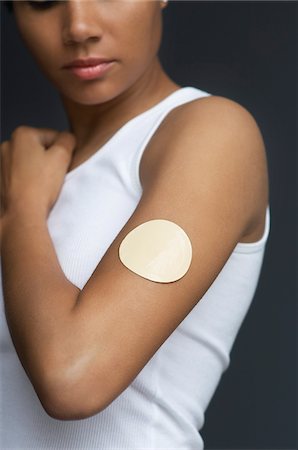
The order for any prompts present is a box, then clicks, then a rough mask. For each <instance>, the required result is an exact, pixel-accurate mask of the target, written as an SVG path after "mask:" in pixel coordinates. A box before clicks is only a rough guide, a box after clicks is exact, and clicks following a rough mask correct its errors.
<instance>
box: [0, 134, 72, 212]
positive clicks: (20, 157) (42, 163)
mask: <svg viewBox="0 0 298 450" xmlns="http://www.w3.org/2000/svg"><path fill="white" fill-rule="evenodd" d="M75 144H76V140H75V136H74V135H73V134H71V133H70V132H68V131H62V132H61V131H57V130H53V129H50V128H33V127H29V126H19V127H18V128H16V129H15V130H14V131H13V133H12V135H11V139H10V140H7V141H4V142H2V143H1V145H0V153H1V175H2V178H1V217H3V216H5V214H6V213H8V212H9V211H14V210H15V209H16V210H17V209H18V208H22V209H23V210H24V209H25V210H26V209H28V210H31V211H32V208H33V209H34V211H38V212H39V213H40V214H44V217H45V218H47V216H48V214H49V212H50V210H51V208H52V207H53V206H54V204H55V202H56V201H57V198H58V196H59V193H60V190H61V187H62V185H63V181H64V178H65V175H66V173H67V169H68V167H69V165H70V162H71V159H72V154H73V150H74V148H75Z"/></svg>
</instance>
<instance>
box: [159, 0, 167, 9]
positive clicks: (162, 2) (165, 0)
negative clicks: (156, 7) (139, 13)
mask: <svg viewBox="0 0 298 450" xmlns="http://www.w3.org/2000/svg"><path fill="white" fill-rule="evenodd" d="M167 5H168V0H161V2H160V7H161V8H162V9H164V8H166V7H167Z"/></svg>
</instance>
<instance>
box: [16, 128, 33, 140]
mask: <svg viewBox="0 0 298 450" xmlns="http://www.w3.org/2000/svg"><path fill="white" fill-rule="evenodd" d="M29 131H32V127H29V126H27V125H19V126H18V127H17V128H15V129H14V130H13V132H12V133H11V137H12V138H15V137H17V136H19V135H22V134H23V133H28V132H29Z"/></svg>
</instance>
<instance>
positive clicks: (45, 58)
mask: <svg viewBox="0 0 298 450" xmlns="http://www.w3.org/2000/svg"><path fill="white" fill-rule="evenodd" d="M165 5H166V4H165V3H164V2H157V1H142V0H140V1H139V0H137V1H127V0H112V1H103V2H98V1H94V0H92V1H89V0H88V1H80V0H72V1H68V2H58V4H57V5H55V6H53V7H52V8H50V9H47V10H43V11H40V10H34V9H32V7H31V6H29V5H28V4H27V2H23V1H21V2H15V5H14V13H15V18H16V22H17V25H18V29H19V31H20V33H21V36H22V38H23V40H24V42H25V44H26V46H27V47H28V49H29V51H30V52H31V53H32V55H33V56H34V58H35V60H36V62H37V63H38V65H39V67H40V69H41V70H42V71H43V73H44V74H45V75H46V76H47V77H48V78H49V80H50V81H51V82H52V83H53V84H54V85H55V86H56V87H57V89H58V91H59V93H60V96H61V99H62V102H63V105H64V107H65V110H66V114H67V117H68V119H69V123H70V131H71V132H72V133H73V134H74V135H75V137H76V148H75V150H74V160H73V162H72V165H71V168H74V167H75V166H76V165H78V164H79V163H80V162H82V161H83V160H84V159H87V157H88V156H90V155H91V154H92V153H93V152H94V151H95V150H96V149H97V148H99V147H100V146H101V145H102V144H103V143H104V142H105V141H106V140H107V139H108V138H109V137H110V136H111V135H113V134H114V132H115V131H116V130H117V129H118V128H120V126H121V125H122V124H123V123H125V122H127V121H128V120H129V119H130V118H132V117H134V116H135V115H136V114H138V113H139V112H142V111H144V110H145V109H148V108H149V107H150V106H152V105H154V104H156V103H157V102H158V101H159V100H161V99H162V98H164V97H165V96H167V95H168V94H170V93H171V92H173V91H174V90H176V89H178V88H179V86H178V85H177V84H176V83H174V82H173V81H172V80H171V79H170V78H169V77H168V75H167V74H166V73H165V72H164V70H163V68H162V67H161V65H160V62H159V60H158V57H157V55H156V53H157V51H158V48H159V46H160V40H161V33H162V14H161V13H162V9H163V8H164V7H165ZM99 55H100V56H103V57H106V58H109V59H110V58H111V59H113V60H116V62H115V63H114V67H113V68H112V70H110V72H109V73H108V74H107V75H106V76H104V77H102V78H101V79H97V80H95V81H92V80H90V81H88V82H86V81H82V80H80V79H78V78H77V77H76V76H75V75H73V74H72V73H71V72H69V71H67V70H65V69H61V67H62V66H63V65H65V64H66V63H69V62H71V61H73V60H74V59H76V58H82V57H87V56H99Z"/></svg>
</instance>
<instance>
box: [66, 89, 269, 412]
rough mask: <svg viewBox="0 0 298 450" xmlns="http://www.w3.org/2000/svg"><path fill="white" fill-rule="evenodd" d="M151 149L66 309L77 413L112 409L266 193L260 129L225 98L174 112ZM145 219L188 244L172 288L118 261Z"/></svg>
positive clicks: (68, 375) (216, 271)
mask: <svg viewBox="0 0 298 450" xmlns="http://www.w3.org/2000/svg"><path fill="white" fill-rule="evenodd" d="M161 145H162V146H163V147H162V148H161ZM150 147H151V148H152V154H154V152H155V153H156V155H157V154H158V157H156V158H152V160H151V167H150V171H149V172H148V173H146V176H144V180H143V181H144V186H143V188H144V190H143V195H142V197H141V199H140V202H139V204H138V205H137V208H136V209H135V211H134V213H133V214H132V216H131V217H130V219H129V220H128V222H127V223H126V224H125V225H124V227H123V228H122V230H121V231H120V233H119V234H118V236H117V237H116V238H115V240H114V241H113V242H112V243H111V245H110V247H109V248H108V250H107V252H106V254H105V255H104V256H103V258H102V260H101V261H100V263H99V264H98V266H97V268H96V270H95V271H94V273H93V274H92V276H91V278H90V279H89V280H88V282H87V284H86V285H85V287H84V289H83V290H82V291H81V293H80V295H79V298H78V302H77V304H76V306H75V308H74V310H73V312H72V313H73V325H72V326H73V330H75V333H73V334H72V335H71V336H69V340H68V341H67V342H65V345H64V346H63V348H61V353H60V359H61V364H62V361H64V363H65V367H67V370H65V378H64V382H65V386H66V385H67V389H69V402H70V403H69V404H71V405H72V406H71V408H72V411H81V415H82V416H90V415H92V414H95V413H96V412H99V411H100V410H102V409H104V408H105V407H106V406H107V405H108V404H109V403H111V401H113V400H114V399H115V398H116V397H117V396H118V395H119V394H120V393H121V392H122V391H123V390H124V389H125V388H126V387H127V386H128V385H129V384H130V383H131V382H132V381H133V379H134V378H135V377H136V376H137V374H138V373H139V372H140V371H141V369H142V368H143V367H144V365H145V364H146V363H147V362H148V361H149V359H150V358H151V357H152V356H153V355H154V353H155V352H156V351H157V350H158V348H159V347H160V346H161V345H162V344H163V342H164V341H165V340H166V339H167V338H168V337H169V335H170V334H171V333H172V332H173V331H174V330H175V328H176V327H177V326H178V325H179V323H180V322H181V321H182V320H183V319H184V318H185V317H186V316H187V314H188V313H189V312H190V311H191V309H192V308H193V307H194V306H195V305H196V304H197V302H198V301H199V300H200V299H201V298H202V296H203V295H204V293H205V292H206V291H207V290H208V288H209V287H210V285H211V284H212V282H213V281H214V280H215V278H216V277H217V275H218V274H219V272H220V270H221V269H222V267H223V266H224V264H225V262H226V261H227V259H228V257H229V256H230V254H231V252H232V251H233V249H234V247H235V245H236V244H237V242H238V241H239V239H240V238H241V236H242V235H243V233H244V231H245V229H246V227H247V226H248V224H249V221H250V220H251V215H252V211H253V208H254V206H253V205H254V202H255V201H256V198H257V196H259V195H260V193H261V192H264V189H263V188H262V183H263V184H264V174H265V165H266V164H265V156H264V147H263V142H262V137H261V134H260V131H259V129H258V127H257V125H256V124H255V122H254V120H253V118H252V116H251V115H250V114H249V113H248V112H247V111H246V110H245V109H244V108H242V107H241V106H240V105H238V104H236V103H234V102H232V101H229V100H227V99H223V98H220V97H218V98H214V99H208V100H207V99H206V100H205V104H203V102H201V103H199V102H191V104H189V105H187V107H184V108H177V110H176V111H172V112H171V113H170V114H169V116H168V117H167V118H166V119H165V121H164V122H163V124H162V125H161V127H160V130H159V131H158V133H157V134H156V135H155V136H154V137H153V138H152V141H151V143H150ZM151 148H150V151H151ZM263 195H266V194H265V193H264V194H263ZM151 219H167V220H170V221H173V222H174V223H176V224H178V225H179V226H180V227H182V228H183V230H184V231H185V232H186V233H187V235H188V237H189V239H190V241H191V245H192V260H191V264H190V267H189V270H188V271H187V273H186V274H185V275H184V276H183V277H182V278H180V279H179V280H177V281H175V282H172V283H158V282H153V281H149V280H147V279H145V278H142V277H141V276H139V275H137V274H135V273H133V272H132V271H130V270H129V269H127V268H126V267H125V266H124V265H123V264H122V263H121V261H120V260H119V256H118V250H119V245H120V243H121V241H122V240H123V239H124V237H125V236H126V235H127V234H128V233H129V232H130V231H131V230H132V229H134V228H135V227H137V226H138V225H140V224H142V223H144V222H146V221H148V220H151ZM66 355H67V356H66ZM70 361H71V363H70ZM72 386H73V389H72ZM62 389H63V387H62ZM65 392H68V391H67V390H64V393H65ZM74 393H75V395H74ZM90 394H91V395H90ZM67 398H68V397H67V393H66V394H65V395H64V405H66V404H67V401H68V400H67ZM85 399H86V400H85ZM84 401H85V402H86V403H84Z"/></svg>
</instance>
